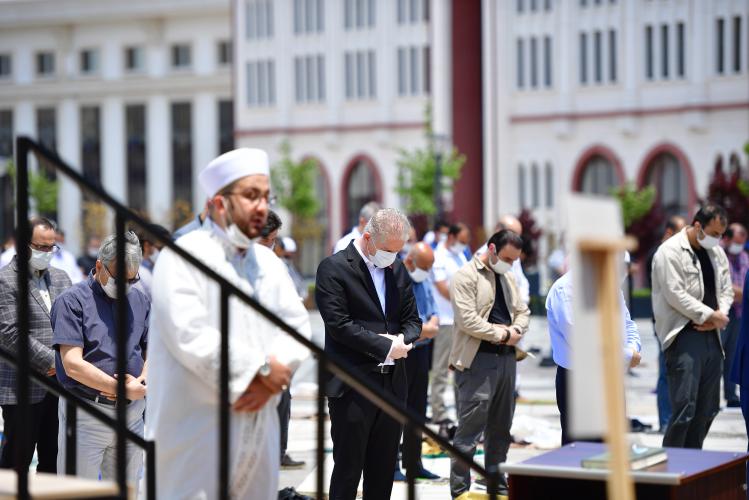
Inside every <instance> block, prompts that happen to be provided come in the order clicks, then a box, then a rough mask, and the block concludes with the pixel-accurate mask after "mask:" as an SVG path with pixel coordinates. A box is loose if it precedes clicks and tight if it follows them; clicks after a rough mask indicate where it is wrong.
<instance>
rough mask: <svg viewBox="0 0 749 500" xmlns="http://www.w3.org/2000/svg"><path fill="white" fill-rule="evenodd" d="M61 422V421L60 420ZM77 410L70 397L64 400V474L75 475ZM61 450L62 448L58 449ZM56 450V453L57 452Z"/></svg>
mask: <svg viewBox="0 0 749 500" xmlns="http://www.w3.org/2000/svg"><path fill="white" fill-rule="evenodd" d="M60 424H62V422H60ZM77 427H78V410H77V408H76V407H75V403H74V402H73V400H72V399H66V400H65V474H67V475H68V476H75V473H76V468H77V465H76V461H77V457H78V430H77ZM59 451H62V450H59ZM59 451H58V453H59Z"/></svg>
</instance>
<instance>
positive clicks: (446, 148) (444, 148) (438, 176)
mask: <svg viewBox="0 0 749 500" xmlns="http://www.w3.org/2000/svg"><path fill="white" fill-rule="evenodd" d="M429 139H430V141H431V143H432V151H433V152H434V205H435V207H436V208H437V220H438V221H441V220H443V216H444V211H445V209H444V204H443V200H442V159H443V156H444V155H445V154H449V152H450V149H451V144H450V136H449V135H447V134H432V135H431V136H430V137H429Z"/></svg>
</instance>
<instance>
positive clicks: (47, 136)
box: [36, 108, 57, 180]
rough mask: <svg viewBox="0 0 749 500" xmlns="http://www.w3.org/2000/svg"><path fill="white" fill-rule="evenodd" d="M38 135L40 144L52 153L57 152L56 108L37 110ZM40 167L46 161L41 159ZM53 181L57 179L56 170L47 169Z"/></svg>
mask: <svg viewBox="0 0 749 500" xmlns="http://www.w3.org/2000/svg"><path fill="white" fill-rule="evenodd" d="M36 135H37V137H38V138H39V142H40V143H41V144H42V146H44V147H45V148H47V149H49V150H50V151H56V150H57V114H56V112H55V108H37V110H36ZM39 163H40V165H43V164H44V163H45V161H44V160H43V159H41V158H39ZM45 170H46V173H47V174H48V176H49V177H50V178H51V179H53V180H54V179H56V178H57V175H56V171H55V169H54V168H47V169H45Z"/></svg>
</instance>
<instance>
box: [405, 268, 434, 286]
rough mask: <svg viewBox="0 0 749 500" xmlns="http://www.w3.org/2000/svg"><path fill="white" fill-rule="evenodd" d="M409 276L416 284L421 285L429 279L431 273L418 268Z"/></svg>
mask: <svg viewBox="0 0 749 500" xmlns="http://www.w3.org/2000/svg"><path fill="white" fill-rule="evenodd" d="M408 274H409V275H410V276H411V279H412V280H414V283H421V282H422V281H424V280H425V279H427V278H428V277H429V271H425V270H423V269H420V268H418V267H416V268H415V269H414V271H413V272H411V271H409V272H408Z"/></svg>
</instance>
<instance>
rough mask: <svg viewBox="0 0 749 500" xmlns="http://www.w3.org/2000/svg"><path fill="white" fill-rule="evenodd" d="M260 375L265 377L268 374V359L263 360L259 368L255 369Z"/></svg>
mask: <svg viewBox="0 0 749 500" xmlns="http://www.w3.org/2000/svg"><path fill="white" fill-rule="evenodd" d="M257 372H258V373H259V374H260V376H261V377H267V376H268V375H270V363H268V360H267V359H266V360H265V363H263V364H262V366H260V369H259V370H258V371H257Z"/></svg>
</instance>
